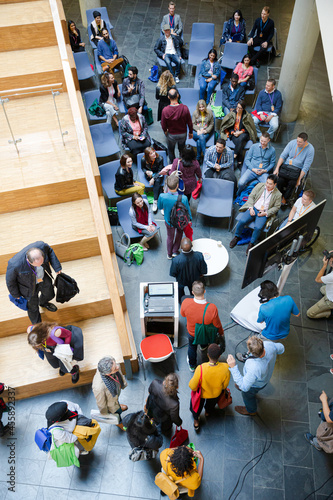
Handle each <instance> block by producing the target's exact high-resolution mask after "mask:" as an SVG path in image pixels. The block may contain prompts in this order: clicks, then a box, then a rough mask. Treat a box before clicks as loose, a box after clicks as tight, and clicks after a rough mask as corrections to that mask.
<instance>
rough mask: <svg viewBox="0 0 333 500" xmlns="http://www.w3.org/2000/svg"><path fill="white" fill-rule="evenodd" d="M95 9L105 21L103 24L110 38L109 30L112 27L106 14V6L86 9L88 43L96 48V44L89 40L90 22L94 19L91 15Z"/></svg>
mask: <svg viewBox="0 0 333 500" xmlns="http://www.w3.org/2000/svg"><path fill="white" fill-rule="evenodd" d="M95 10H98V12H100V13H101V17H102V19H103V21H105V24H106V26H107V28H108V30H109V35H110V37H111V38H112V34H111V30H112V28H113V26H112V24H111V22H110V19H109V14H108V11H107V9H106V7H97V8H95V9H88V10H86V15H87V25H88V36H89V42H90V45H91V47H92V49H93V50H94V49H96V48H97V46H96V44H95V43H94V42H93V41H92V40H91V29H90V25H91V23H92V22H93V20H94V15H93V12H94V11H95Z"/></svg>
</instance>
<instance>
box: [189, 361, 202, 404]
mask: <svg viewBox="0 0 333 500" xmlns="http://www.w3.org/2000/svg"><path fill="white" fill-rule="evenodd" d="M201 383H202V365H200V379H199V384H198V387H197V390H196V391H191V404H192V409H193V411H194V412H195V413H197V411H198V410H199V406H200V400H201Z"/></svg>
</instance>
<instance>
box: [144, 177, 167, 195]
mask: <svg viewBox="0 0 333 500" xmlns="http://www.w3.org/2000/svg"><path fill="white" fill-rule="evenodd" d="M145 178H146V180H147V181H148V182H149V181H150V180H151V177H148V175H145ZM163 180H164V176H163V175H158V176H157V177H154V184H153V186H152V188H153V193H154V201H157V200H158V197H159V195H160V191H161V188H162V184H163Z"/></svg>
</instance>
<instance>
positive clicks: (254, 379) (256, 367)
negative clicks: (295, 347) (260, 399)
mask: <svg viewBox="0 0 333 500" xmlns="http://www.w3.org/2000/svg"><path fill="white" fill-rule="evenodd" d="M247 348H248V350H249V352H250V356H249V357H248V359H247V360H246V361H245V365H244V370H243V376H242V375H241V374H240V371H239V369H238V366H236V361H235V358H234V357H233V356H232V355H231V354H229V355H228V358H227V363H228V365H229V367H230V371H231V375H232V378H233V379H234V382H235V386H236V388H237V389H239V390H240V391H242V396H243V401H244V404H245V406H235V410H236V411H237V412H238V413H240V414H241V415H251V416H253V415H256V413H257V401H256V394H257V393H258V392H259V391H261V390H262V389H263V388H264V387H266V385H267V384H268V382H269V381H270V379H271V376H272V374H273V370H274V366H275V361H276V357H277V355H278V354H283V353H284V347H283V345H282V344H279V343H274V342H269V341H265V342H263V341H262V340H261V339H260V338H259V337H257V336H256V335H253V336H252V337H249V339H248V341H247Z"/></svg>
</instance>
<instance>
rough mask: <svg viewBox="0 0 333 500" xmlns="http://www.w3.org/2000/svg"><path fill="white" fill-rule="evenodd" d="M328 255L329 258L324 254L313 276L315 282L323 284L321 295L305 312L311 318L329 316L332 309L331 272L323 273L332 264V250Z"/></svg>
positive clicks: (332, 289) (332, 277) (332, 275)
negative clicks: (320, 264) (317, 270)
mask: <svg viewBox="0 0 333 500" xmlns="http://www.w3.org/2000/svg"><path fill="white" fill-rule="evenodd" d="M329 255H330V256H329V259H328V258H327V257H326V256H325V257H324V258H323V266H322V268H321V269H320V271H319V273H318V274H317V276H316V278H315V281H316V283H322V284H323V285H324V286H322V287H321V288H320V293H321V294H322V295H323V297H322V298H321V299H320V300H319V301H318V302H317V303H316V304H314V305H313V306H312V307H310V309H308V310H307V312H306V314H307V316H308V318H311V319H320V318H329V317H330V316H331V312H332V309H333V272H331V273H329V274H326V275H325V272H326V270H327V266H328V264H329V265H330V267H332V266H333V250H331V251H330V252H329Z"/></svg>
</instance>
